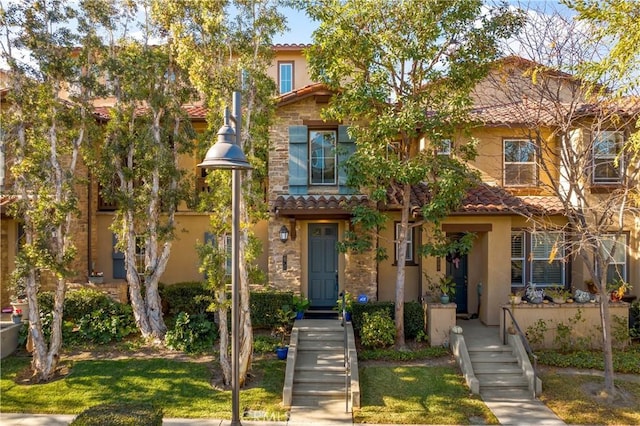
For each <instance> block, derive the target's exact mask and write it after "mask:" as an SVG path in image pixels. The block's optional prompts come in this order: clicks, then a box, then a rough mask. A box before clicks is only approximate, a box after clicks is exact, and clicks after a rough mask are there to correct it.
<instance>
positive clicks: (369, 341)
mask: <svg viewBox="0 0 640 426" xmlns="http://www.w3.org/2000/svg"><path fill="white" fill-rule="evenodd" d="M360 338H361V341H362V345H363V346H365V347H367V348H386V347H389V346H391V345H393V342H394V341H395V338H396V328H395V325H394V323H393V320H392V319H391V313H390V312H389V311H388V310H386V309H385V310H382V311H376V312H372V313H368V312H365V313H364V314H363V315H362V330H361V331H360Z"/></svg>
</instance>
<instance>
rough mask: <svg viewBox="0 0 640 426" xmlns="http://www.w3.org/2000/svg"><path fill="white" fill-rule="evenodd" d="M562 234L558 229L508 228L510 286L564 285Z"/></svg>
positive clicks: (564, 270) (564, 268)
mask: <svg viewBox="0 0 640 426" xmlns="http://www.w3.org/2000/svg"><path fill="white" fill-rule="evenodd" d="M564 257H565V248H564V234H563V233H562V232H535V233H531V232H526V231H520V230H517V231H516V230H514V231H512V232H511V286H512V287H524V286H526V285H527V284H528V283H534V284H535V285H536V286H538V287H547V286H551V285H561V286H564V285H565V282H566V265H565V261H564Z"/></svg>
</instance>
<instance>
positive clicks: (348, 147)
mask: <svg viewBox="0 0 640 426" xmlns="http://www.w3.org/2000/svg"><path fill="white" fill-rule="evenodd" d="M348 129H349V126H338V191H339V192H340V194H353V193H354V192H355V191H354V190H353V189H352V188H349V187H348V186H347V171H346V170H345V168H344V163H345V161H347V159H348V158H349V157H351V156H352V155H353V153H354V152H355V150H356V144H355V141H354V140H353V139H351V137H349V133H348V132H347V130H348Z"/></svg>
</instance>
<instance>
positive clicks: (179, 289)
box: [160, 281, 213, 316]
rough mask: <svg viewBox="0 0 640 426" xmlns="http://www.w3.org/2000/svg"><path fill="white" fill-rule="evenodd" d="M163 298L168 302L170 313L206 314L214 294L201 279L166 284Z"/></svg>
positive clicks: (162, 294) (163, 289)
mask: <svg viewBox="0 0 640 426" xmlns="http://www.w3.org/2000/svg"><path fill="white" fill-rule="evenodd" d="M160 296H161V298H162V300H163V301H164V302H166V304H167V308H168V313H169V315H173V316H175V315H178V314H179V313H180V312H186V313H188V314H189V315H198V314H205V313H206V312H207V308H208V307H209V305H210V304H211V302H212V301H213V294H212V292H211V291H210V290H207V289H206V288H205V287H204V283H203V282H201V281H193V282H183V283H177V284H172V285H166V286H164V287H163V288H162V293H161V295H160Z"/></svg>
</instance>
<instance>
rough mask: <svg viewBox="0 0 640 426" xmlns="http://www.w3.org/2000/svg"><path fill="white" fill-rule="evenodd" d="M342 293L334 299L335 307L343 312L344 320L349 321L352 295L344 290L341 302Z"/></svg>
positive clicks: (351, 309) (352, 300) (351, 310)
mask: <svg viewBox="0 0 640 426" xmlns="http://www.w3.org/2000/svg"><path fill="white" fill-rule="evenodd" d="M342 300H343V297H342V293H341V296H340V297H339V298H338V300H337V301H336V303H337V306H336V309H337V310H338V312H344V320H345V321H351V313H352V312H353V302H354V299H353V296H352V295H351V293H349V292H348V291H345V292H344V303H343V301H342Z"/></svg>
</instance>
